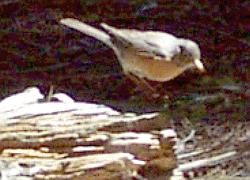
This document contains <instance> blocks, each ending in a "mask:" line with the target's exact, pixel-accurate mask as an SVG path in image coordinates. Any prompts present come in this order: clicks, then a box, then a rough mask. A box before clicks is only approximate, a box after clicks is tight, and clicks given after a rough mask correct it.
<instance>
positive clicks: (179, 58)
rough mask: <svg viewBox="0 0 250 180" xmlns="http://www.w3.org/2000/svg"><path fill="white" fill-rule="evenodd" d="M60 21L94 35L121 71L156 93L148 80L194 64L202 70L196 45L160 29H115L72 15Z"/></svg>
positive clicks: (168, 77)
mask: <svg viewBox="0 0 250 180" xmlns="http://www.w3.org/2000/svg"><path fill="white" fill-rule="evenodd" d="M60 23H61V24H63V25H65V26H67V27H70V28H72V29H75V30H78V31H80V32H82V33H84V34H86V35H88V36H90V37H93V38H96V39H97V40H99V41H101V42H103V43H104V44H106V45H107V46H108V47H110V48H111V49H112V50H113V51H114V53H115V55H116V57H117V59H118V61H119V64H120V65H121V67H122V70H123V73H124V74H125V75H126V76H127V77H128V78H129V79H131V80H132V81H133V82H134V83H135V84H136V85H138V86H139V87H143V89H144V90H145V89H146V90H147V89H149V90H150V91H151V92H154V93H157V92H156V90H155V89H154V88H153V87H152V86H151V85H150V84H149V83H148V80H149V81H157V82H166V81H170V80H172V79H174V78H176V77H177V76H179V75H180V74H182V73H183V72H184V71H186V70H188V69H191V68H197V69H198V70H199V71H200V72H205V71H206V70H205V68H204V65H203V63H202V62H201V52H200V48H199V45H198V44H197V43H196V42H194V41H192V40H190V39H184V38H178V37H176V36H174V35H172V34H169V33H166V32H163V31H152V30H145V31H142V30H136V29H119V28H116V27H113V26H110V25H108V24H106V23H101V24H100V26H101V28H102V30H101V29H97V28H95V27H93V26H91V25H88V24H86V23H84V22H81V21H79V20H77V19H74V18H63V19H61V20H60Z"/></svg>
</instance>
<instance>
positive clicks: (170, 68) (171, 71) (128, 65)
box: [120, 53, 185, 82]
mask: <svg viewBox="0 0 250 180" xmlns="http://www.w3.org/2000/svg"><path fill="white" fill-rule="evenodd" d="M120 61H121V65H122V66H123V70H124V71H125V72H131V73H133V74H134V75H136V76H138V77H140V78H147V79H148V80H152V81H159V82H164V81H169V80H171V79H173V78H175V77H176V76H178V75H180V74H181V73H182V72H183V71H184V70H185V69H184V68H182V67H180V66H178V65H177V64H175V63H174V62H171V61H167V60H156V59H153V58H147V57H144V56H139V55H135V53H128V54H126V55H124V56H123V57H122V59H121V60H120Z"/></svg>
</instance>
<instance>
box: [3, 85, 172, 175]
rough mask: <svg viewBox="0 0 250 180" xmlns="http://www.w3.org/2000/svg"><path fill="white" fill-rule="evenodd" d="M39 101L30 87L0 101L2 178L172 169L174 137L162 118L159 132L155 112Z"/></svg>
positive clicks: (62, 98)
mask: <svg viewBox="0 0 250 180" xmlns="http://www.w3.org/2000/svg"><path fill="white" fill-rule="evenodd" d="M43 98H44V96H43V95H42V94H41V93H40V91H39V89H37V88H35V87H32V88H28V89H26V90H25V91H24V92H22V93H18V94H15V95H12V96H10V97H7V98H6V99H4V100H2V101H1V102H0V114H1V117H0V141H1V144H0V150H1V151H0V152H1V154H0V172H1V179H93V178H95V179H130V178H132V177H134V178H138V179H140V178H141V179H143V178H145V177H160V176H163V177H167V176H169V175H170V174H171V170H172V169H173V168H174V167H175V156H174V152H173V150H172V149H173V148H172V146H173V145H174V139H175V136H176V134H175V132H174V131H173V130H171V129H166V128H167V126H168V124H167V120H166V121H165V122H166V123H165V126H163V127H162V129H160V130H159V128H160V126H161V125H160V124H159V125H157V122H158V121H159V118H160V117H159V115H158V114H157V113H149V114H143V115H136V114H134V113H125V114H123V113H120V112H118V111H115V110H114V109H112V108H110V107H107V106H104V105H98V104H91V103H83V102H75V101H74V100H73V99H71V98H70V97H68V96H67V95H65V94H55V95H54V96H53V98H56V99H57V100H58V101H51V102H42V101H41V100H43ZM39 101H41V102H39ZM155 123H156V125H155ZM152 124H154V125H152ZM156 129H158V131H156Z"/></svg>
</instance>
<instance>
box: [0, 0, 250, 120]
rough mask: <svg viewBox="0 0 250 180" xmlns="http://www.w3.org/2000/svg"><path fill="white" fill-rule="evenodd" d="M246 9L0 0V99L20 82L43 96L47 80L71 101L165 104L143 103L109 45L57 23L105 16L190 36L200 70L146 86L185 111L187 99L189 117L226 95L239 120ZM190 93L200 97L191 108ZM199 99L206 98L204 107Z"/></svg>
mask: <svg viewBox="0 0 250 180" xmlns="http://www.w3.org/2000/svg"><path fill="white" fill-rule="evenodd" d="M249 12H250V3H249V2H247V1H238V0H230V1H226V0H225V1H205V0H200V1H163V0H158V1H157V0H155V1H149V0H148V1H146V0H133V1H126V0H102V1H101V0H74V1H73V0H71V1H68V0H67V1H66V0H58V1H49V0H27V1H21V0H20V1H1V2H0V16H1V18H0V43H1V46H0V98H3V97H5V96H7V95H10V94H12V93H16V92H20V91H21V90H23V89H25V88H26V87H28V86H38V87H39V88H40V89H41V90H42V91H43V92H44V93H45V94H46V93H47V92H48V89H49V87H50V86H51V85H53V86H54V89H55V92H66V93H68V94H69V95H71V96H72V97H73V98H74V99H76V100H81V101H89V102H96V103H105V104H108V105H111V106H113V107H115V108H117V109H120V110H124V111H128V110H130V111H139V112H143V111H154V110H156V109H157V110H159V107H165V106H164V103H165V102H154V103H152V102H148V101H145V100H144V99H143V96H142V95H141V93H140V92H138V91H135V85H134V84H133V83H132V82H130V81H129V80H128V79H127V78H126V77H125V76H124V75H123V74H122V72H121V68H120V66H119V64H118V62H117V60H116V57H115V55H114V54H113V52H112V50H111V49H109V48H108V47H106V46H105V45H104V44H102V43H101V42H99V41H96V40H95V39H93V38H90V37H87V36H85V35H83V34H81V33H79V32H77V31H74V30H71V29H69V28H67V27H64V26H62V25H60V24H59V23H58V22H59V20H60V19H61V18H66V17H73V18H77V19H80V20H82V21H85V22H87V23H89V24H91V25H94V26H96V27H98V24H99V23H101V22H106V23H108V24H110V25H113V26H115V27H120V28H136V29H141V30H160V31H164V32H168V33H172V34H174V35H176V36H178V37H185V38H190V39H192V40H194V41H196V42H197V43H198V44H199V45H200V48H201V52H202V61H203V62H204V64H205V67H206V69H207V70H208V73H207V74H206V75H200V74H199V73H198V72H196V71H195V70H194V71H188V72H185V73H184V74H182V75H181V76H180V77H178V78H176V79H174V80H172V81H170V82H166V83H156V82H151V84H152V85H153V86H156V87H159V86H160V87H161V88H163V89H164V90H165V91H166V92H167V93H170V95H171V97H174V98H173V99H174V102H173V104H174V105H173V107H175V108H176V104H178V103H179V104H181V108H182V112H184V113H186V109H185V108H187V109H188V113H189V111H192V112H193V110H190V107H192V105H190V104H188V103H191V104H193V105H195V108H194V109H195V112H201V114H199V113H198V115H194V116H195V119H199V118H200V116H201V117H202V118H204V115H206V118H207V116H208V117H209V115H210V114H209V112H210V111H211V108H212V109H213V108H214V107H217V106H215V105H214V104H213V103H214V99H215V104H216V105H217V103H218V105H219V109H220V108H221V109H223V112H224V110H225V109H228V107H226V104H225V101H226V100H228V99H229V100H230V107H229V110H230V113H229V114H230V115H231V114H233V113H235V116H237V117H238V116H239V118H240V119H242V118H243V119H245V118H246V117H247V114H248V112H247V108H246V106H247V102H248V98H249V94H250V92H249V78H250V72H249V67H250V66H249V57H250V48H249V46H250V43H249V39H250V38H249V30H250V22H249V19H250V18H249ZM211 97H215V98H214V99H213V98H212V100H211ZM197 98H198V99H199V98H200V99H202V98H203V99H204V101H202V103H201V104H199V106H196V105H197V101H196V100H197ZM218 99H219V101H218ZM221 99H222V100H221ZM187 101H188V103H187ZM207 101H209V103H210V101H212V107H210V104H209V105H207ZM217 101H218V102H217ZM182 105H183V106H184V107H185V108H184V109H183V106H182ZM171 107H172V105H171ZM178 107H179V105H178ZM197 108H198V109H197ZM200 108H203V109H200ZM160 109H161V108H160ZM191 109H192V108H191ZM212 111H213V110H212ZM238 113H240V114H238ZM226 114H228V113H226Z"/></svg>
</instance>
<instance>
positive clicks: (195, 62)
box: [194, 59, 206, 72]
mask: <svg viewBox="0 0 250 180" xmlns="http://www.w3.org/2000/svg"><path fill="white" fill-rule="evenodd" d="M194 64H195V66H196V67H197V68H198V69H199V70H200V71H201V72H206V69H205V68H204V66H203V64H202V62H201V60H200V59H195V60H194Z"/></svg>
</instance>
